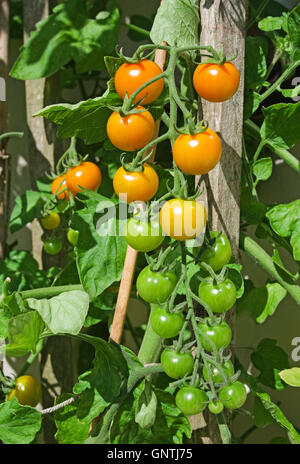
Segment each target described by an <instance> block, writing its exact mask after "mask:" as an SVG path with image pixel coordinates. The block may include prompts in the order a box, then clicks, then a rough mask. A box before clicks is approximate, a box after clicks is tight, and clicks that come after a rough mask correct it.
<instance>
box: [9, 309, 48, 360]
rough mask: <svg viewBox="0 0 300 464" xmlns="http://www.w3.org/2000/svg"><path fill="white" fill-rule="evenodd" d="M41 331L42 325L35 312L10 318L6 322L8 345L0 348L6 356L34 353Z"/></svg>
mask: <svg viewBox="0 0 300 464" xmlns="http://www.w3.org/2000/svg"><path fill="white" fill-rule="evenodd" d="M43 329H44V323H43V321H42V319H41V318H40V316H39V314H38V313H36V312H35V311H29V312H27V313H24V314H19V315H18V316H15V317H12V318H11V319H10V320H9V322H8V344H7V345H5V346H3V347H1V348H2V349H3V350H4V349H5V353H6V355H7V356H24V355H25V354H26V353H28V352H29V351H33V352H34V351H35V348H36V344H37V342H38V340H39V338H40V335H41V333H42V331H43Z"/></svg>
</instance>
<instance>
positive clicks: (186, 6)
mask: <svg viewBox="0 0 300 464" xmlns="http://www.w3.org/2000/svg"><path fill="white" fill-rule="evenodd" d="M166 18H167V20H166ZM198 27H199V2H198V1H197V0H164V1H163V2H162V3H161V5H160V7H159V8H158V10H157V13H156V16H155V19H154V22H153V26H152V29H151V31H150V37H151V40H152V41H153V42H154V43H156V44H161V43H162V42H166V43H168V44H169V45H176V46H179V47H182V46H192V45H198V41H199V32H198Z"/></svg>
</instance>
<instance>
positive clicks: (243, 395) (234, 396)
mask: <svg viewBox="0 0 300 464" xmlns="http://www.w3.org/2000/svg"><path fill="white" fill-rule="evenodd" d="M219 398H220V400H221V401H222V403H223V404H224V406H225V408H228V409H238V408H240V407H242V406H243V404H244V403H245V401H246V399H247V392H246V388H245V386H244V385H243V384H242V383H241V382H239V381H236V382H233V383H232V384H230V385H225V386H224V387H222V388H221V390H220V392H219Z"/></svg>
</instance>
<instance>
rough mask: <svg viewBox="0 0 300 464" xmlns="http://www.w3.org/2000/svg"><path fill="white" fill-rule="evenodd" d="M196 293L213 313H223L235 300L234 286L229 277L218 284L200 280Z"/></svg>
mask: <svg viewBox="0 0 300 464" xmlns="http://www.w3.org/2000/svg"><path fill="white" fill-rule="evenodd" d="M198 295H199V297H200V298H201V299H202V301H203V302H204V303H206V304H207V306H208V307H209V308H210V309H211V311H213V312H214V313H225V312H226V311H228V310H229V309H231V308H232V307H233V306H234V304H235V302H236V288H235V285H234V283H233V282H232V281H231V280H230V279H225V280H224V281H223V282H221V283H220V284H214V283H212V282H201V283H200V285H199V290H198Z"/></svg>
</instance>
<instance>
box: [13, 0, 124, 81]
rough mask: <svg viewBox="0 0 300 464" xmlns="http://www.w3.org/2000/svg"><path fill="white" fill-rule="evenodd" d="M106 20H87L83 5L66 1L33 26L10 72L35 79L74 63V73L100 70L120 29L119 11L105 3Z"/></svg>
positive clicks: (19, 76)
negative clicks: (33, 29)
mask: <svg viewBox="0 0 300 464" xmlns="http://www.w3.org/2000/svg"><path fill="white" fill-rule="evenodd" d="M107 10H108V11H107V12H106V13H107V14H106V17H105V18H103V17H101V16H100V17H99V18H96V19H90V18H89V17H88V11H87V8H86V2H82V0H68V1H67V2H64V3H62V4H60V5H58V6H56V7H55V8H54V9H53V14H51V15H50V16H48V17H47V18H46V19H44V20H43V21H40V22H39V23H37V30H35V31H33V32H32V33H31V35H30V37H29V39H28V41H27V42H26V43H25V45H24V46H23V47H22V49H21V53H20V55H19V57H18V59H17V61H16V63H15V64H14V66H13V68H12V70H11V76H12V77H14V78H15V79H23V80H26V79H39V78H41V77H48V76H51V75H52V74H54V73H56V72H57V71H58V70H59V69H61V68H62V67H63V66H64V65H65V64H67V63H69V62H70V61H71V60H74V61H75V63H76V68H77V72H79V73H83V72H87V71H91V70H102V69H103V68H104V55H107V54H109V53H111V52H113V51H114V48H115V45H116V42H117V38H118V33H119V26H120V14H119V10H118V8H117V6H116V4H115V2H113V1H112V0H109V1H108V2H107Z"/></svg>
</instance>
